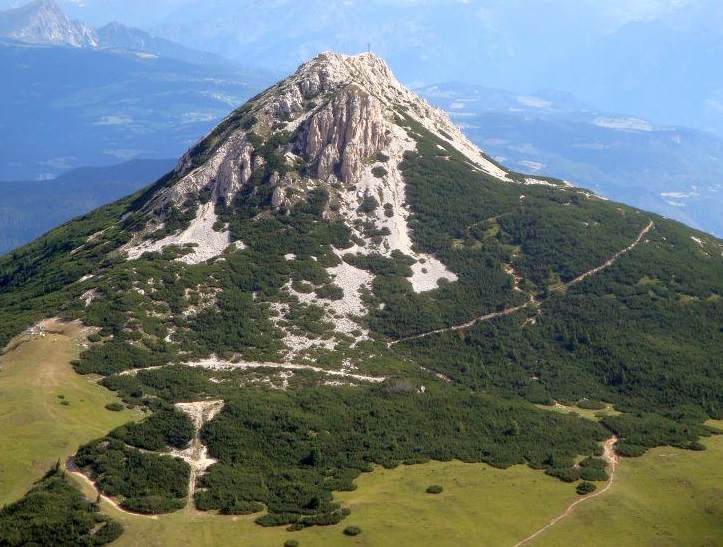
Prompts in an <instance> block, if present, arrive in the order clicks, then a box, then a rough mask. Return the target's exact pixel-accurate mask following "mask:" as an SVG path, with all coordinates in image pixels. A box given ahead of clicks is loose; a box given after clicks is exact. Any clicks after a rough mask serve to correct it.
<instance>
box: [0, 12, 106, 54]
mask: <svg viewBox="0 0 723 547" xmlns="http://www.w3.org/2000/svg"><path fill="white" fill-rule="evenodd" d="M0 36H2V37H5V38H14V39H17V40H21V41H23V42H27V43H33V44H53V45H68V46H75V47H94V46H97V45H98V39H97V36H96V34H95V32H94V31H93V30H92V29H91V28H90V27H89V26H87V25H85V24H83V23H80V22H78V21H71V20H70V19H68V16H67V15H65V13H63V11H62V10H61V9H60V8H59V7H58V5H57V4H56V3H55V2H54V1H53V0H35V1H34V2H30V3H29V4H26V5H24V6H21V7H18V8H13V9H9V10H7V11H4V12H0Z"/></svg>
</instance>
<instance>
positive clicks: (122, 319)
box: [0, 53, 723, 533]
mask: <svg viewBox="0 0 723 547" xmlns="http://www.w3.org/2000/svg"><path fill="white" fill-rule="evenodd" d="M721 279H723V242H722V241H720V240H718V239H716V238H714V237H712V236H709V235H706V234H704V233H702V232H698V231H695V230H692V229H690V228H687V227H685V226H683V225H681V224H678V223H676V222H673V221H670V220H666V219H664V218H661V217H659V216H658V215H655V214H651V213H646V212H644V211H641V210H638V209H634V208H631V207H627V206H625V205H622V204H619V203H613V202H609V201H606V200H603V199H600V198H598V197H596V196H595V195H594V194H591V193H590V192H589V191H586V190H583V189H579V188H576V187H574V186H571V185H570V184H567V183H564V182H562V181H559V180H554V179H549V178H544V177H540V176H531V175H525V174H520V173H516V172H512V171H509V170H507V169H504V168H502V167H501V166H499V165H498V164H496V163H495V162H494V161H492V160H491V159H490V158H489V157H488V156H486V155H485V154H483V153H482V152H481V151H480V150H479V149H477V148H476V147H475V146H474V145H473V144H472V143H471V142H470V141H469V140H467V138H466V137H465V136H464V135H463V134H462V133H461V132H460V131H459V130H458V129H457V127H456V126H455V125H454V124H453V123H452V122H451V120H450V119H449V117H448V116H446V115H445V114H444V113H443V112H442V111H441V110H438V109H435V108H433V107H431V106H430V105H429V104H428V103H426V102H424V101H423V100H421V99H420V98H419V97H418V96H416V95H415V94H413V93H412V92H411V91H409V90H408V89H407V88H405V87H403V86H402V85H401V84H400V83H399V82H398V81H397V80H396V79H395V78H394V76H393V75H392V73H391V72H390V70H389V68H388V67H387V66H386V64H385V63H384V62H383V61H382V60H381V59H380V58H379V57H377V56H376V55H373V54H370V53H365V54H361V55H357V56H351V57H350V56H345V55H340V54H332V53H324V54H321V55H318V56H317V57H315V58H314V59H312V60H311V61H309V62H307V63H305V64H303V65H302V66H300V67H299V69H298V70H297V71H296V72H295V73H294V74H293V75H292V76H290V77H289V78H287V79H285V80H283V81H281V82H279V83H277V84H275V85H273V86H271V87H270V88H268V89H267V90H266V91H264V92H263V93H261V94H259V95H257V96H256V97H254V98H253V99H251V100H250V101H248V102H247V103H245V104H244V105H243V106H241V107H240V108H238V109H237V110H235V111H234V112H232V113H231V114H230V115H229V116H228V117H226V118H225V119H224V120H223V121H222V122H221V123H220V124H219V125H218V126H216V128H215V129H213V130H212V131H211V132H210V133H209V134H207V135H206V136H205V137H204V138H203V139H202V140H201V141H199V142H198V143H197V144H196V145H194V146H193V147H192V148H191V149H190V150H189V151H188V152H187V153H186V154H184V155H183V156H182V157H181V158H180V160H179V161H178V163H177V165H176V167H175V168H174V169H173V170H172V171H171V172H169V173H168V174H167V175H165V176H164V177H162V178H161V179H160V180H158V181H157V182H156V183H154V184H153V185H151V186H149V187H147V188H145V189H144V190H141V191H139V192H137V193H136V194H133V195H131V196H129V197H127V198H124V199H122V200H120V201H117V202H115V203H113V204H111V205H108V206H105V207H102V208H101V209H98V210H96V211H94V212H92V213H89V214H87V215H85V216H83V217H81V218H78V219H76V220H73V221H71V222H69V223H67V224H65V225H63V226H61V227H59V228H58V229H56V230H53V231H51V232H49V233H48V234H46V235H44V236H43V237H41V238H40V239H38V240H36V241H35V242H33V243H31V244H29V245H26V246H24V247H22V248H20V249H17V250H16V251H14V252H13V253H11V254H10V255H8V256H6V257H0V310H2V313H0V344H4V343H5V342H7V341H9V340H10V338H11V337H12V336H13V335H15V334H18V333H20V332H23V330H24V329H26V327H27V325H28V324H37V322H38V321H40V320H42V319H43V318H47V317H59V318H60V319H58V320H65V321H69V320H81V321H82V322H83V323H84V324H85V325H86V326H87V327H89V328H90V332H92V334H91V335H90V336H89V337H88V341H87V343H86V345H85V347H84V348H83V350H82V352H81V354H80V356H79V358H78V359H77V360H76V361H74V366H75V368H76V370H77V372H79V373H81V374H96V375H99V376H101V377H102V379H101V383H102V384H103V385H104V386H106V387H108V388H109V389H112V390H114V391H117V392H118V393H119V394H120V396H121V397H122V398H123V399H124V401H125V402H126V403H127V404H130V405H135V406H141V407H143V408H145V409H147V410H148V417H147V418H146V419H145V420H144V421H142V422H140V423H136V424H127V425H125V426H122V427H120V428H117V429H115V430H113V431H111V432H109V433H108V434H107V435H106V436H105V437H102V438H99V439H97V440H95V441H92V442H90V443H88V444H86V445H84V446H82V447H81V448H80V449H79V450H78V452H77V453H76V455H75V456H74V457H73V459H72V465H71V466H70V469H71V471H72V472H75V473H84V474H86V475H87V476H88V477H90V478H91V480H93V481H95V484H96V486H97V488H99V489H100V490H101V491H102V492H103V493H105V494H106V495H108V496H112V497H113V498H114V499H115V502H116V503H118V504H120V506H121V507H123V508H125V509H126V510H129V511H135V512H140V513H150V514H156V513H167V512H172V511H176V510H179V509H180V508H182V507H184V506H185V505H186V504H188V503H193V504H195V506H196V508H197V509H199V510H203V511H212V510H218V511H219V512H221V513H222V514H234V515H238V514H254V513H258V515H257V519H256V522H257V523H259V524H261V525H263V526H281V525H283V526H288V527H289V528H288V530H290V531H293V530H299V529H302V528H305V527H309V526H315V525H333V524H337V523H339V522H341V521H342V520H344V519H345V518H347V517H348V516H349V514H350V510H351V509H350V508H349V507H342V506H341V505H340V504H339V503H338V502H336V501H335V500H334V492H337V491H340V490H353V489H354V488H355V487H356V486H355V484H354V483H353V481H354V479H355V478H356V477H358V476H359V474H360V473H362V472H371V471H373V470H374V465H375V464H380V465H383V466H385V467H389V468H391V467H395V466H397V465H398V464H399V463H401V462H404V463H405V464H408V465H412V464H422V463H424V462H427V461H429V460H430V459H434V460H442V461H449V460H452V459H459V460H462V461H465V462H487V463H489V464H491V465H494V466H496V467H502V468H505V467H508V466H511V465H513V464H521V463H526V464H528V465H529V466H531V467H533V468H535V469H540V470H542V469H544V470H545V473H546V474H547V475H550V476H552V477H557V478H560V479H562V480H564V481H567V482H577V481H579V479H580V478H584V479H586V481H589V480H593V481H604V480H606V479H607V477H608V475H607V474H606V472H605V467H606V462H605V461H603V460H601V459H600V458H599V456H600V455H602V454H605V455H606V457H607V458H608V462H612V461H613V459H612V455H611V450H613V447H614V450H615V451H616V452H617V453H618V455H620V456H639V455H641V454H642V453H644V452H645V451H646V449H647V448H650V447H654V446H660V445H674V446H678V447H682V448H687V449H694V450H696V449H703V448H704V445H703V444H701V443H700V442H699V439H700V438H701V437H702V436H709V435H712V434H713V433H714V432H716V431H717V430H714V429H713V428H712V427H710V426H706V425H704V422H705V421H706V420H707V419H708V418H710V417H718V418H720V417H723V368H722V367H723V363H721V361H720V359H719V357H720V348H721V347H723V331H722V330H721V328H720V326H721V324H723V299H722V298H721V296H723V295H722V294H721V291H722V288H721V283H720V280H721ZM554 402H558V403H560V404H566V405H575V404H580V405H584V406H587V407H591V408H598V409H605V408H607V404H612V405H614V407H615V409H616V411H617V413H613V414H611V413H604V414H601V415H600V416H599V417H598V418H600V419H599V420H595V419H592V420H589V419H585V418H582V417H580V416H576V415H571V414H568V413H557V412H552V411H551V409H552V405H553V403H554ZM618 413H619V414H618ZM606 440H607V441H606ZM603 441H606V447H607V450H606V451H604V450H603V448H602V447H601V445H600V443H601V442H603ZM169 456H173V457H169ZM581 460H582V461H584V463H582V464H580V465H578V464H577V462H579V461H581ZM540 480H543V478H542V474H541V475H540ZM544 480H552V479H544ZM593 486H594V485H593ZM38 488H40V486H38ZM571 488H573V487H572V486H571ZM585 488H591V486H590V485H587V484H586V486H585ZM28 504H29V502H28ZM352 515H353V513H352ZM696 517H697V518H702V519H708V520H711V521H712V522H714V521H715V520H714V519H716V518H717V515H716V514H715V511H713V512H712V513H710V512H706V514H704V515H699V514H696ZM209 518H212V517H209ZM441 518H442V517H441V516H440V519H441ZM706 522H707V521H706ZM149 524H152V523H149ZM431 524H435V523H431ZM131 525H132V524H131ZM440 525H445V526H446V525H447V524H440ZM351 531H352V532H353V530H351ZM357 533H358V530H357Z"/></svg>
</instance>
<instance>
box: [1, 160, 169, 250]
mask: <svg viewBox="0 0 723 547" xmlns="http://www.w3.org/2000/svg"><path fill="white" fill-rule="evenodd" d="M172 166H173V161H172V160H131V161H129V162H126V163H123V164H119V165H114V166H111V167H92V168H90V167H86V168H81V169H75V170H72V171H69V172H67V173H65V174H63V175H61V176H59V177H58V178H56V179H53V180H49V181H22V182H10V181H7V182H1V183H0V191H1V192H2V199H0V254H4V253H6V252H8V251H10V250H11V249H14V248H16V247H19V246H20V245H23V244H25V243H27V242H28V241H32V240H33V239H35V238H36V237H38V236H39V235H41V234H43V233H45V232H47V231H48V230H50V229H51V228H55V227H56V226H59V225H60V224H62V223H63V222H65V221H67V220H70V219H71V218H73V217H76V216H78V215H81V214H84V213H87V212H88V211H91V210H92V209H95V208H96V207H100V206H101V205H104V204H106V203H108V202H110V201H113V200H116V199H119V198H121V197H123V196H126V195H128V194H131V193H133V192H135V191H136V190H137V189H138V188H140V187H142V186H145V185H147V184H150V183H151V182H153V181H154V180H157V179H158V178H160V177H161V175H163V174H164V173H166V172H167V171H169V170H170V169H171V167H172Z"/></svg>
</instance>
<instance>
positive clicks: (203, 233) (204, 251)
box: [126, 202, 231, 264]
mask: <svg viewBox="0 0 723 547" xmlns="http://www.w3.org/2000/svg"><path fill="white" fill-rule="evenodd" d="M217 219H218V218H217V216H216V213H215V211H214V206H213V204H212V203H210V202H209V203H204V204H203V205H201V206H200V207H199V208H198V212H197V214H196V218H195V219H193V220H192V221H191V225H190V226H189V227H188V228H186V229H185V230H184V231H183V232H181V233H180V234H174V235H170V236H167V237H164V238H163V239H160V240H158V241H154V242H142V243H140V244H139V245H136V246H134V247H129V248H127V249H126V251H127V253H128V260H135V259H137V258H139V257H140V256H141V255H142V254H143V253H146V252H160V251H162V250H163V249H165V248H166V247H169V246H171V245H178V246H183V245H186V244H189V243H191V244H195V245H196V247H194V249H193V252H192V253H189V254H187V255H184V256H182V257H179V258H177V259H176V260H179V261H181V262H185V263H186V264H200V263H201V262H205V261H206V260H209V259H211V258H215V257H217V256H218V255H220V254H221V253H222V252H223V251H224V250H226V247H228V246H229V244H230V243H231V239H230V234H229V232H228V231H223V232H216V231H215V230H214V229H213V225H214V224H215V223H216V220H217Z"/></svg>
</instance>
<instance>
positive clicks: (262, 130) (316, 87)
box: [153, 53, 506, 210]
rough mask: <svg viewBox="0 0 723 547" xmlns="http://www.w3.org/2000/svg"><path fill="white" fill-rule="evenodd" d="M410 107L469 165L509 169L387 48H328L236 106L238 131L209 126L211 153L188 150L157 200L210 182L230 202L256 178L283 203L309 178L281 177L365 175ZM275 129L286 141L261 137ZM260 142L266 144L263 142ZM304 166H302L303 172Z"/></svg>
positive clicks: (182, 195) (188, 194) (350, 179)
mask: <svg viewBox="0 0 723 547" xmlns="http://www.w3.org/2000/svg"><path fill="white" fill-rule="evenodd" d="M242 114H243V116H242ZM234 116H236V118H234ZM402 116H406V117H408V118H411V119H413V120H415V121H416V122H418V123H420V124H422V125H423V126H424V127H426V128H427V129H429V130H430V131H432V132H434V133H436V134H438V135H444V138H445V139H447V140H448V141H449V142H450V143H451V144H452V145H453V146H455V147H456V148H457V149H458V150H459V151H460V152H462V153H463V154H464V155H466V156H467V157H468V158H469V161H470V164H472V165H474V166H476V167H477V168H479V169H481V170H485V171H487V172H489V173H491V174H494V175H495V176H498V177H499V178H502V179H504V178H505V177H506V173H505V172H504V171H503V170H502V169H500V168H498V167H497V166H496V165H494V164H492V163H491V162H489V161H488V160H487V159H486V158H485V157H484V156H483V154H482V153H481V152H480V151H479V150H478V149H477V148H476V147H474V146H473V145H472V144H471V143H470V142H469V141H468V140H467V139H466V138H465V137H464V136H463V135H462V134H461V132H460V131H459V129H458V128H457V127H456V126H455V125H454V124H452V122H451V121H450V120H449V118H448V117H447V115H446V114H445V113H444V112H442V111H441V110H438V109H436V108H433V107H431V106H430V105H429V104H427V103H426V102H425V101H424V100H422V99H420V98H419V97H417V96H416V95H415V94H414V93H412V92H411V91H410V90H408V89H407V88H405V87H404V86H402V85H401V84H400V83H399V82H398V81H397V80H396V79H395V78H394V76H393V75H392V73H391V71H390V70H389V67H387V65H386V64H385V63H384V61H382V60H381V59H380V58H379V57H377V56H376V55H373V54H371V53H363V54H360V55H356V56H347V55H339V54H334V53H322V54H320V55H318V56H317V57H316V58H314V59H312V60H311V61H309V62H307V63H305V64H303V65H301V66H300V67H299V69H298V70H297V71H296V73H294V74H293V75H292V76H290V77H289V78H287V79H285V80H283V81H281V82H280V83H278V84H276V85H274V86H272V87H271V88H269V89H268V90H267V91H265V92H264V93H263V94H261V95H260V96H259V97H257V98H256V99H254V100H253V101H252V102H251V103H250V105H247V106H246V107H245V108H244V109H243V110H242V111H240V113H239V111H237V112H236V113H233V114H232V115H231V116H230V117H229V119H227V120H226V121H225V122H224V123H226V122H228V125H229V126H232V127H235V128H233V129H232V130H229V131H230V133H227V134H222V135H221V136H220V137H219V136H218V135H217V134H216V133H211V134H210V135H209V136H207V137H206V138H205V139H204V140H203V141H201V143H200V144H203V145H204V147H202V148H204V150H208V149H210V151H211V152H210V154H209V155H208V157H207V158H205V159H204V161H203V162H195V161H194V154H197V153H198V152H197V151H195V149H192V150H191V151H190V152H189V153H187V154H186V155H185V156H184V157H183V158H181V160H180V161H179V163H178V165H177V167H176V177H177V178H178V181H177V182H176V183H175V184H174V185H173V186H171V187H169V188H166V189H163V190H161V191H160V192H159V195H158V196H157V199H156V200H154V203H153V207H154V208H157V207H158V205H161V206H163V205H168V204H171V205H175V206H178V205H180V204H183V203H185V202H186V201H187V200H193V199H194V195H195V194H197V193H198V192H200V191H202V190H205V191H209V190H210V192H211V195H212V197H213V199H214V200H218V199H223V200H224V201H225V202H226V203H230V202H231V201H232V200H233V198H234V196H235V195H236V194H237V193H238V192H239V190H241V189H242V187H243V186H244V185H246V184H249V181H251V180H252V178H253V180H254V181H256V182H255V183H254V184H256V183H258V181H261V183H263V184H269V185H270V186H271V187H273V188H274V191H273V192H272V193H271V198H270V200H271V203H270V205H272V206H273V207H275V208H278V207H280V206H281V205H282V203H284V202H285V201H286V200H287V199H288V198H284V197H283V196H289V195H291V194H292V193H295V194H296V195H297V196H301V195H303V194H304V192H305V191H306V188H307V187H308V185H306V186H304V185H303V184H302V187H301V188H297V189H296V190H299V191H298V192H296V191H295V192H286V191H284V190H283V189H279V188H278V186H279V185H281V186H289V185H294V184H296V185H297V186H298V182H299V180H300V179H301V178H303V177H310V178H312V179H316V180H317V181H322V182H326V183H328V184H332V183H336V182H337V181H338V182H341V183H342V184H344V185H346V186H348V187H351V186H353V185H356V184H358V183H359V182H360V181H361V179H362V178H363V173H364V169H365V166H368V165H370V164H372V163H373V162H374V161H375V158H376V157H377V155H378V153H380V152H385V151H389V150H390V149H391V148H394V146H393V143H392V140H393V139H394V138H398V137H399V132H398V129H399V124H400V123H402V122H401V119H402ZM237 119H242V122H241V123H239V122H237V121H236V122H235V123H236V125H235V126H233V125H232V122H231V120H234V121H235V120H237ZM222 126H223V124H222ZM395 135H396V137H395ZM281 136H283V137H284V138H280V137H281ZM272 138H273V139H276V140H274V141H273V142H278V143H279V144H277V145H275V147H269V146H268V145H266V146H264V145H263V143H265V142H268V140H270V139H272ZM214 139H215V140H214ZM209 142H210V144H209ZM260 143H261V144H260ZM259 146H262V147H263V150H257V147H259ZM269 153H272V154H275V155H276V156H278V157H280V158H283V160H282V161H284V162H285V163H286V166H285V168H284V171H285V172H286V171H296V172H298V173H299V174H298V175H296V176H295V178H293V179H292V178H289V177H288V176H287V175H285V174H284V173H281V174H280V173H279V169H278V168H276V166H274V167H273V168H272V167H271V166H268V167H267V161H268V157H267V156H268V155H269ZM385 155H388V154H387V153H385ZM198 163H200V166H198ZM300 165H303V173H302V172H300V171H298V168H299V166H300ZM269 171H271V172H269ZM255 174H256V175H257V176H255ZM281 178H284V181H283V182H281ZM161 209H164V207H160V208H159V210H161Z"/></svg>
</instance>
